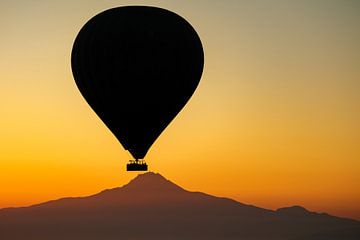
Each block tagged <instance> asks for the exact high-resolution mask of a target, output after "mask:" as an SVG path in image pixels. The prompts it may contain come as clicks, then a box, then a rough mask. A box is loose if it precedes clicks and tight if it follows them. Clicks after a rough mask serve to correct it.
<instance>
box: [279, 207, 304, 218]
mask: <svg viewBox="0 0 360 240" xmlns="http://www.w3.org/2000/svg"><path fill="white" fill-rule="evenodd" d="M276 212H278V213H281V214H286V215H298V216H299V215H308V214H311V212H310V211H308V210H307V209H305V208H304V207H302V206H291V207H283V208H279V209H277V210H276Z"/></svg>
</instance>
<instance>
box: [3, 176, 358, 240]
mask: <svg viewBox="0 0 360 240" xmlns="http://www.w3.org/2000/svg"><path fill="white" fill-rule="evenodd" d="M135 226H142V227H141V231H139V230H138V229H137V228H136V227H135ZM44 229H46V231H45V232H46V233H44V232H43V231H44ZM2 235H4V236H6V237H7V238H4V239H14V240H16V239H24V237H25V236H26V238H27V239H29V238H28V236H32V237H33V238H34V239H39V240H40V239H64V236H65V237H66V239H242V238H244V239H254V240H255V239H256V240H257V239H259V240H260V239H327V240H330V239H348V240H353V239H354V240H355V239H360V222H359V221H356V220H352V219H346V218H340V217H334V216H330V215H328V214H323V213H316V212H310V211H308V210H306V209H305V208H303V207H301V206H291V207H284V208H279V209H277V210H275V211H273V210H269V209H263V208H259V207H256V206H252V205H247V204H243V203H240V202H237V201H235V200H233V199H230V198H221V197H216V196H212V195H209V194H206V193H202V192H191V191H187V190H185V189H183V188H182V187H180V186H178V185H176V184H175V183H173V182H172V181H170V180H168V179H166V178H165V177H163V176H162V175H160V174H158V173H152V172H149V173H145V174H140V175H138V176H137V177H135V178H134V179H132V180H131V181H130V182H129V183H127V184H125V185H123V186H121V187H117V188H113V189H106V190H103V191H101V192H99V193H97V194H94V195H90V196H87V197H73V198H61V199H58V200H52V201H48V202H44V203H40V204H35V205H32V206H29V207H22V208H6V209H0V238H1V236H2ZM59 236H61V237H62V238H60V237H59ZM104 236H107V237H106V238H104ZM57 237H59V238H57Z"/></svg>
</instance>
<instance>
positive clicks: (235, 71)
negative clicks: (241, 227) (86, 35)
mask: <svg viewBox="0 0 360 240" xmlns="http://www.w3.org/2000/svg"><path fill="white" fill-rule="evenodd" d="M137 3H138V4H146V5H154V6H160V7H164V8H168V9H169V10H172V11H174V12H176V13H178V14H180V15H182V16H183V17H185V18H186V19H187V20H188V21H189V22H191V24H192V25H193V26H194V27H195V29H196V30H197V31H198V33H199V35H200V37H201V39H202V42H203V45H204V49H205V69H204V74H203V78H202V81H201V82H200V85H199V87H198V89H197V90H196V92H195V94H194V96H193V98H192V99H191V100H190V102H189V103H188V104H187V106H186V107H185V108H184V109H183V110H182V111H181V113H180V114H179V115H178V116H177V117H176V119H175V120H174V121H173V122H172V123H171V124H170V125H169V127H168V128H167V129H166V130H165V131H164V132H163V134H162V135H161V136H160V138H159V139H158V140H157V141H156V142H155V144H154V145H153V147H152V148H151V150H150V151H149V153H148V155H147V157H146V160H147V162H148V164H149V166H150V170H152V171H155V172H159V173H161V174H163V175H164V176H165V177H166V178H168V179H170V180H172V181H174V182H176V183H178V184H179V185H181V186H182V187H184V188H186V189H189V190H194V191H195V190H196V191H203V192H207V193H210V194H214V195H218V196H227V197H232V198H235V199H236V200H238V201H240V202H244V203H249V204H253V205H257V206H260V207H265V208H272V209H274V208H278V207H283V206H289V205H302V206H304V207H306V208H308V209H310V210H313V211H319V212H328V213H331V214H335V215H339V216H348V217H352V218H357V219H360V204H359V203H360V146H359V143H360V124H359V122H360V94H359V92H360V81H359V79H360V68H359V62H360V45H359V42H360V15H359V14H358V13H359V11H360V3H359V2H358V1H331V0H322V1H321V0H319V1H315V2H314V1H310V0H308V1H299V2H293V1H283V0H277V1H266V0H263V1H235V0H234V1H231V0H228V1H216V2H215V1H214V2H212V1H196V2H195V1H190V0H188V1H180V0H179V1H146V2H145V1H138V2H137ZM127 4H134V1H95V0H93V1H90V0H83V1H37V2H32V3H30V2H29V1H25V0H24V1H10V0H3V1H2V2H1V4H0V31H2V33H1V39H0V52H1V58H0V116H1V118H0V184H1V185H0V208H1V207H7V206H22V205H29V204H32V203H38V202H42V201H45V200H50V199H55V198H59V197H64V196H83V195H89V194H93V193H96V192H98V191H100V190H102V189H104V188H112V187H116V186H119V185H123V184H125V183H127V181H129V180H130V179H131V178H133V177H134V176H135V174H134V173H128V172H126V171H125V164H126V162H127V161H128V160H129V159H130V154H129V153H128V152H126V151H125V150H124V149H123V148H122V147H121V145H120V144H119V143H118V142H117V140H116V139H115V137H114V136H113V135H112V134H111V132H110V131H109V130H108V129H107V128H106V127H105V126H104V125H103V123H102V122H101V120H100V119H99V118H98V117H97V116H96V115H95V113H94V112H93V111H92V110H91V109H90V107H89V106H88V105H87V103H86V102H85V101H84V99H83V98H82V96H81V94H80V92H79V91H78V89H77V87H76V85H75V82H74V80H73V78H72V74H71V68H70V53H71V48H72V43H73V40H74V38H75V36H76V34H77V32H78V31H79V29H80V28H81V27H82V25H83V24H84V23H85V22H86V21H87V20H88V19H89V18H91V17H92V16H94V15H95V14H96V13H98V12H100V11H103V10H105V9H107V8H110V7H114V6H121V5H127Z"/></svg>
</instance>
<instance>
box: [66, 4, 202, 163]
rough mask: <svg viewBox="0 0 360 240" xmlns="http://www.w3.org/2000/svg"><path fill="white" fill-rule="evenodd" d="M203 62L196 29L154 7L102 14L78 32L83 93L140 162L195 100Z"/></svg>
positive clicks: (76, 71) (74, 62)
mask: <svg viewBox="0 0 360 240" xmlns="http://www.w3.org/2000/svg"><path fill="white" fill-rule="evenodd" d="M203 65H204V53H203V48H202V45H201V41H200V38H199V36H198V35H197V33H196V31H195V30H194V29H193V27H192V26H191V25H190V24H189V23H188V22H187V21H186V20H185V19H183V18H182V17H180V16H179V15H177V14H175V13H173V12H170V11H168V10H165V9H161V8H156V7H147V6H127V7H117V8H112V9H109V10H106V11H104V12H102V13H100V14H98V15H96V16H95V17H93V18H92V19H90V20H89V21H88V22H87V23H86V24H85V25H84V26H83V27H82V29H81V30H80V32H79V33H78V35H77V37H76V39H75V42H74V45H73V49H72V55H71V66H72V71H73V75H74V79H75V81H76V84H77V86H78V88H79V90H80V92H81V94H82V95H83V96H84V98H85V99H86V101H87V102H88V104H89V105H90V106H91V107H92V109H93V110H94V111H95V112H96V114H97V115H98V116H99V117H100V118H101V119H102V121H103V122H104V123H105V124H106V126H107V127H108V128H109V129H110V130H111V131H112V133H113V134H114V135H115V136H116V138H117V139H118V140H119V141H120V143H121V144H122V145H123V147H124V148H125V149H126V150H128V151H129V152H130V153H131V154H132V156H133V157H134V158H135V160H136V161H137V160H139V159H143V158H144V157H145V155H146V153H147V152H148V150H149V148H150V147H151V145H152V144H153V143H154V141H155V140H156V139H157V138H158V136H159V135H160V134H161V132H162V131H163V130H164V129H165V128H166V127H167V125H168V124H169V123H170V122H171V121H172V120H173V119H174V118H175V116H176V115H177V114H178V112H179V111H180V110H181V109H182V108H183V107H184V106H185V104H186V103H187V101H188V100H189V99H190V97H191V96H192V94H193V93H194V91H195V89H196V87H197V85H198V83H199V81H200V78H201V75H202V71H203Z"/></svg>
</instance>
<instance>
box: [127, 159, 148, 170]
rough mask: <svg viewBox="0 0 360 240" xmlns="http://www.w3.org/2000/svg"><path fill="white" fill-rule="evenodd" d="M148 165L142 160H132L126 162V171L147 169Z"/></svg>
mask: <svg viewBox="0 0 360 240" xmlns="http://www.w3.org/2000/svg"><path fill="white" fill-rule="evenodd" d="M147 170H148V165H147V164H146V162H144V161H140V160H130V161H129V163H128V164H126V171H147Z"/></svg>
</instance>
